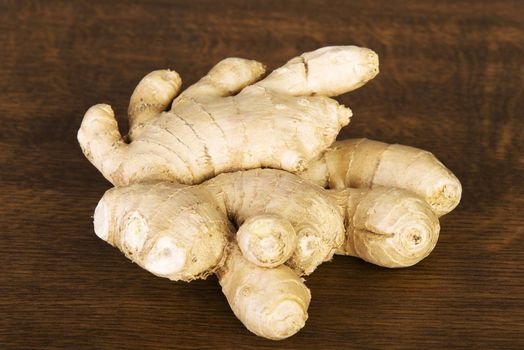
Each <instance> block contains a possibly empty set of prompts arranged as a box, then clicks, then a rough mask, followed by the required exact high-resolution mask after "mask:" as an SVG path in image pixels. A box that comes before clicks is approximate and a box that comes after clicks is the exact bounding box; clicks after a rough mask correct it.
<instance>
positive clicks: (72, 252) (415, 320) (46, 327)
mask: <svg viewBox="0 0 524 350" xmlns="http://www.w3.org/2000/svg"><path fill="white" fill-rule="evenodd" d="M523 18H524V2H522V1H506V0H504V1H496V2H495V1H436V0H435V1H423V2H422V1H382V2H381V1H366V2H363V1H362V2H361V1H354V2H353V1H352V2H349V1H240V0H239V1H191V2H190V1H187V2H184V1H175V2H173V1H160V0H158V1H149V2H143V3H138V2H136V1H118V2H111V4H108V2H106V1H85V2H82V1H76V2H73V1H65V0H64V1H0V52H1V53H0V203H1V204H0V266H1V269H2V271H1V273H0V344H1V345H0V348H2V349H19V348H20V349H29V348H31V349H175V348H180V349H189V348H199V349H222V348H224V349H228V348H229V349H230V348H234V347H238V348H245V349H270V348H289V349H309V348H312V349H347V348H413V349H422V348H459V347H464V348H515V349H518V348H520V349H522V348H524V340H523V335H522V332H524V268H523V266H524V253H523V251H524V186H523V185H524V153H523V152H524V20H523ZM335 44H357V45H362V46H367V47H370V48H372V49H373V50H375V51H377V52H378V53H379V55H380V58H381V74H380V75H379V77H377V78H376V79H375V80H374V81H372V82H371V83H369V84H368V85H367V86H365V87H364V88H362V89H360V90H358V91H355V92H354V93H351V94H348V95H345V96H342V97H341V98H340V99H339V100H340V101H341V102H343V103H346V104H349V105H350V106H351V107H352V109H353V111H354V113H355V117H354V118H353V121H352V124H351V126H350V127H349V128H348V129H347V130H345V131H344V132H343V133H342V135H341V138H345V137H362V136H364V137H369V138H373V139H379V140H383V141H386V142H398V143H403V144H408V145H413V146H417V147H421V148H425V149H428V150H430V151H432V152H434V153H435V154H436V155H437V156H438V157H439V158H440V159H441V160H442V161H443V162H444V163H445V164H446V165H447V166H448V167H449V168H450V169H452V170H453V171H454V172H455V173H456V174H457V176H458V177H459V178H460V179H461V181H462V183H463V186H464V196H463V200H462V203H461V204H460V206H459V207H458V208H457V209H456V210H455V211H454V212H453V213H451V214H450V215H448V216H446V217H444V218H443V219H442V222H441V223H442V231H441V238H440V242H439V244H438V245H437V248H436V250H435V251H434V253H433V254H432V255H431V256H430V257H429V258H427V259H426V260H424V261H423V262H421V263H420V264H419V265H417V266H415V267H413V268H409V269H402V270H394V271H393V270H386V269H382V268H379V267H375V266H372V265H370V264H367V263H364V262H362V261H359V260H356V259H353V258H345V257H337V258H336V259H335V261H334V262H332V263H329V264H324V265H323V266H322V267H321V268H320V269H319V270H318V271H317V272H315V273H314V274H313V275H312V276H310V277H309V278H308V281H307V283H308V285H309V287H310V288H311V290H312V293H313V302H312V304H311V307H310V318H309V320H308V323H307V326H306V327H305V328H304V329H303V330H302V331H301V332H300V333H299V334H298V335H296V336H294V337H292V338H290V339H288V340H285V341H281V342H279V343H274V342H271V341H268V340H264V339H261V338H258V337H256V336H254V335H252V334H251V333H249V332H248V331H247V330H245V329H244V327H243V326H242V325H241V324H240V322H239V321H238V320H237V319H236V318H235V317H234V316H233V314H232V312H231V311H230V309H229V307H228V305H227V302H226V300H225V298H224V297H223V295H222V294H221V292H220V289H219V287H218V284H217V281H216V279H215V278H209V279H208V280H206V281H196V282H192V283H191V284H183V283H179V284H175V283H171V282H169V281H167V280H165V279H160V278H156V277H154V276H153V275H151V274H149V273H147V272H146V271H144V270H141V269H140V268H138V267H137V266H136V265H133V264H131V263H130V262H128V261H127V260H126V259H125V258H124V257H123V256H122V255H121V253H120V252H118V251H117V250H116V249H113V248H111V247H110V246H109V245H107V244H105V243H104V242H102V241H101V240H99V239H97V238H96V237H95V235H94V234H93V228H92V223H91V215H92V212H93V208H94V207H95V205H96V203H97V201H98V199H99V198H100V197H101V195H102V193H103V192H104V191H105V190H106V189H108V188H109V183H107V182H106V181H105V180H104V179H103V178H102V176H101V175H100V174H99V173H98V172H97V171H96V169H95V168H94V167H93V166H91V165H90V164H89V163H88V161H87V160H86V159H85V158H84V157H83V155H82V153H81V151H80V148H79V147H78V146H77V143H76V131H77V128H78V126H79V124H80V120H81V118H82V116H83V113H84V112H85V110H86V109H87V108H88V107H89V106H91V105H92V104H95V103H98V102H108V103H111V104H112V105H113V106H114V108H115V110H116V111H117V113H118V114H119V120H120V121H121V122H122V124H123V128H124V129H125V128H126V127H125V110H126V104H127V101H128V98H129V96H130V94H131V92H132V90H133V88H134V86H135V84H136V83H137V82H138V80H139V79H140V78H141V77H142V76H143V75H144V74H146V73H147V72H149V71H151V70H154V69H158V68H165V67H170V68H176V70H177V71H178V72H180V73H181V75H182V77H183V78H184V82H185V85H186V86H187V84H189V83H191V82H194V81H196V80H197V79H198V78H199V77H200V76H201V75H202V74H204V73H205V72H206V71H207V70H208V69H209V68H210V67H211V66H212V65H213V64H214V63H216V62H217V61H219V60H220V59H222V58H224V57H228V56H241V57H247V58H254V59H258V60H260V61H263V62H265V63H267V64H268V66H269V68H275V67H277V66H278V65H280V64H282V63H283V62H284V61H285V60H287V59H288V58H290V57H292V56H294V55H295V54H297V53H301V52H304V51H308V50H312V49H315V48H318V47H321V46H326V45H335Z"/></svg>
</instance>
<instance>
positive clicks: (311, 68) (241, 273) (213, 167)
mask: <svg viewBox="0 0 524 350" xmlns="http://www.w3.org/2000/svg"><path fill="white" fill-rule="evenodd" d="M377 73H378V57H377V55H376V54H375V53H374V52H373V51H371V50H369V49H365V48H360V47H356V46H339V47H325V48H321V49H318V50H316V51H313V52H309V53H305V54H302V55H300V56H298V57H295V58H293V59H291V60H290V61H288V62H287V63H286V64H285V65H284V66H282V67H280V68H278V69H276V70H275V71H273V72H272V73H271V74H269V75H268V76H267V77H265V78H264V79H262V80H258V79H259V78H260V77H261V76H262V75H263V74H264V66H263V65H262V64H261V63H259V62H256V61H252V60H245V59H240V58H227V59H225V60H223V61H221V62H219V63H218V64H217V65H216V66H215V67H214V68H212V69H211V71H210V72H209V73H208V74H207V75H206V76H205V77H203V78H202V79H201V80H200V81H199V82H197V83H196V84H194V85H192V86H190V87H188V88H187V89H186V90H185V91H183V92H182V93H181V94H180V95H179V96H178V97H177V94H178V92H179V90H180V88H181V84H182V82H181V79H180V76H179V75H178V74H177V73H176V72H174V71H169V70H160V71H155V72H152V73H150V74H148V75H147V76H146V77H145V78H143V79H142V81H141V82H140V83H139V84H138V86H137V87H136V89H135V91H134V93H133V95H132V97H131V101H130V104H129V109H128V116H129V127H130V128H129V134H128V135H127V136H126V137H122V136H121V134H120V133H119V131H118V125H117V122H116V119H115V116H114V114H113V111H112V109H111V107H109V106H108V105H95V106H93V107H91V108H90V109H89V110H88V111H87V112H86V115H85V116H84V119H83V121H82V125H81V127H80V129H79V131H78V141H79V143H80V146H81V148H82V150H83V152H84V154H85V155H86V157H87V158H88V159H89V160H90V161H91V162H92V163H93V165H94V166H96V167H97V168H98V169H99V170H100V172H101V173H102V174H103V175H104V176H105V177H106V179H108V180H109V181H110V182H111V183H112V184H113V185H114V186H116V187H114V188H112V189H110V190H108V191H107V192H106V193H105V194H104V196H103V197H102V199H101V200H100V202H99V203H98V205H97V207H96V209H95V214H94V228H95V233H96V234H97V235H98V236H99V237H100V238H101V239H103V240H105V241H107V242H108V243H109V244H111V245H113V246H115V247H117V248H118V249H120V250H121V251H122V252H123V253H124V254H125V255H126V256H127V257H128V258H129V259H130V260H131V261H133V262H135V263H136V264H138V265H139V266H141V267H142V268H144V269H146V270H148V271H150V272H151V273H153V274H155V275H157V276H160V277H165V278H168V279H170V280H173V281H191V280H193V279H198V278H206V277H207V276H208V275H210V274H216V275H217V276H218V279H219V282H220V285H221V286H222V291H223V292H224V294H225V296H226V298H227V300H228V302H229V304H230V306H231V308H232V310H233V312H234V313H235V315H236V316H237V317H238V318H239V320H240V321H241V322H242V323H243V324H244V325H245V326H246V328H247V329H249V330H250V331H252V332H253V333H255V334H257V335H259V336H262V337H266V338H269V339H275V340H278V339H284V338H287V337H289V336H291V335H293V334H295V333H296V332H298V331H299V330H300V329H301V328H302V327H303V326H304V324H305V321H306V319H307V317H308V314H307V310H308V306H309V303H310V300H311V294H310V291H309V289H308V288H307V287H306V286H305V284H304V280H303V279H302V276H307V275H309V274H311V273H312V272H313V271H314V270H315V269H316V268H317V267H318V266H319V265H320V264H321V263H323V262H325V261H329V260H331V259H332V257H333V255H334V254H341V255H351V256H355V257H359V258H361V259H364V260H366V261H368V262H371V263H373V264H377V265H380V266H384V267H390V268H397V267H406V266H411V265H413V264H416V263H417V262H419V261H420V260H422V259H424V258H425V257H426V256H428V254H429V253H430V252H431V251H432V250H433V248H434V247H435V244H436V242H437V239H438V235H439V231H440V225H439V221H438V217H439V216H441V215H444V214H446V213H448V212H450V211H451V210H452V209H453V208H455V207H456V206H457V204H458V202H459V200H460V196H461V186H460V182H459V181H458V180H457V178H456V177H455V176H454V175H453V174H452V173H451V172H450V171H449V170H448V169H447V168H446V167H445V166H444V165H443V164H442V163H440V162H439V161H438V160H437V159H436V158H435V157H434V156H433V155H432V154H431V153H429V152H426V151H422V150H418V149H415V148H411V147H407V146H401V145H387V144H384V143H381V142H377V141H371V140H366V139H357V140H345V141H339V142H334V141H335V138H336V136H337V134H338V132H339V131H340V129H341V128H342V127H343V126H345V125H347V124H348V123H349V119H350V117H351V116H352V112H351V111H350V110H349V109H348V108H346V107H344V106H342V105H340V104H338V102H336V101H335V100H333V99H331V98H329V97H330V96H336V95H339V94H342V93H345V92H348V91H351V90H353V89H356V88H358V87H360V86H362V85H364V84H365V83H366V82H367V81H368V80H370V79H372V78H373V77H374V76H375V75H376V74H377ZM261 168H266V169H261Z"/></svg>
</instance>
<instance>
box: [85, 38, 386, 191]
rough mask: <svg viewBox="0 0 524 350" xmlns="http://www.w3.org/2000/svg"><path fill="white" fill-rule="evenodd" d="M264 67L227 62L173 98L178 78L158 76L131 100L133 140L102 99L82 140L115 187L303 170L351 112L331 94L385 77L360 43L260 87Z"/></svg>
mask: <svg viewBox="0 0 524 350" xmlns="http://www.w3.org/2000/svg"><path fill="white" fill-rule="evenodd" d="M263 73H264V66H263V65H262V64H261V63H259V62H256V61H251V60H245V59H240V58H227V59H225V60H223V61H221V62H219V63H218V64H217V65H216V66H215V67H214V68H213V69H211V71H210V72H209V73H208V74H207V75H206V76H205V77H204V78H202V79H201V80H200V81H199V82H197V83H196V84H194V85H193V86H190V87H189V88H188V89H187V90H185V91H184V92H182V93H181V94H180V96H178V97H177V98H176V99H174V98H175V96H176V94H177V93H178V91H179V89H180V86H181V79H180V76H179V75H178V74H177V73H176V72H174V71H169V70H161V71H155V72H152V73H150V74H148V75H147V76H146V77H145V78H144V79H142V81H141V82H140V83H139V84H138V86H137V87H136V89H135V91H134V92H133V95H132V96H131V102H130V104H129V130H130V131H129V135H128V136H127V139H128V140H129V143H126V142H124V139H123V138H122V136H121V135H120V133H119V131H118V125H117V122H116V119H115V116H114V113H113V110H112V109H111V107H110V106H108V105H103V104H100V105H95V106H93V107H91V108H90V109H89V110H88V111H87V113H86V115H85V117H84V120H83V122H82V125H81V127H80V130H79V131H78V141H79V142H80V146H81V147H82V150H83V152H84V154H85V155H86V157H87V158H88V159H89V160H90V161H91V163H93V165H94V166H96V167H97V168H98V170H100V172H101V173H102V174H103V175H104V176H105V177H106V179H108V180H109V181H111V182H112V183H113V185H115V186H122V185H127V184H131V183H136V182H142V181H146V180H170V181H176V182H179V183H184V184H197V183H201V182H202V181H204V180H207V179H209V178H211V177H213V176H215V175H218V174H220V173H223V172H230V171H236V170H245V169H253V168H260V167H269V168H276V169H283V170H287V171H291V172H296V171H300V170H303V169H304V166H305V164H306V163H307V162H308V161H310V160H311V159H313V158H315V157H317V156H319V155H320V154H321V152H322V151H324V150H325V149H326V148H327V147H328V146H329V145H331V144H332V143H333V141H335V138H336V136H337V134H338V132H339V131H340V129H341V128H342V127H343V126H345V125H347V124H348V123H349V119H350V117H351V115H352V112H351V110H349V109H348V108H345V107H344V106H342V105H340V104H339V103H338V102H337V101H335V100H333V99H330V98H328V97H327V96H335V95H338V94H341V93H344V92H347V91H351V90H353V89H356V88H358V87H359V86H361V85H363V84H365V83H366V82H367V81H368V80H370V79H371V78H373V77H374V76H375V75H376V74H377V73H378V58H377V55H376V54H375V53H374V52H373V51H371V50H369V49H365V48H360V47H357V46H339V47H326V48H323V49H319V50H316V51H313V52H309V53H305V54H303V55H301V56H299V57H296V58H294V59H292V60H290V61H289V62H287V63H286V64H285V65H284V66H283V67H281V68H279V69H277V70H275V71H274V72H273V73H272V74H270V75H269V76H267V77H266V78H265V79H262V80H261V81H259V82H257V83H254V82H255V81H256V80H257V79H258V78H260V76H261V75H262V74H263ZM313 95H314V96H313ZM173 99H174V101H173ZM169 106H170V107H169ZM166 108H169V110H167V111H166Z"/></svg>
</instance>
